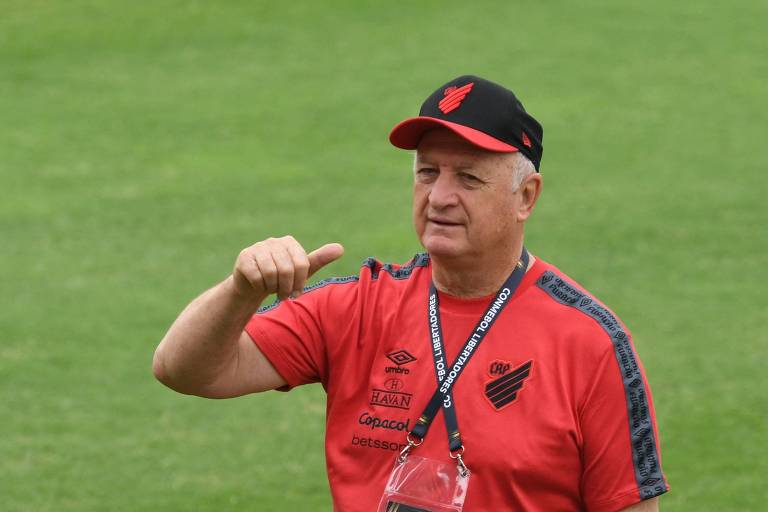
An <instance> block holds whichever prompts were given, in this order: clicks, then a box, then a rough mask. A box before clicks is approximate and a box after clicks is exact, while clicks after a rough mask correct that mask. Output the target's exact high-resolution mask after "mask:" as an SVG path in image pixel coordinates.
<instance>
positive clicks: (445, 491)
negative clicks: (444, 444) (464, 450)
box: [378, 455, 470, 512]
mask: <svg viewBox="0 0 768 512" xmlns="http://www.w3.org/2000/svg"><path fill="white" fill-rule="evenodd" d="M469 477H470V474H469V471H466V473H464V474H463V475H462V474H461V473H460V472H459V470H458V468H457V467H456V463H449V462H440V461H437V460H432V459H425V458H424V457H418V456H415V455H409V456H408V457H407V458H406V459H405V461H404V462H402V463H401V462H400V461H396V462H395V468H394V469H393V470H392V474H391V475H390V476H389V481H388V482H387V486H386V487H385V488H384V496H383V497H382V498H381V502H380V503H379V508H378V512H422V511H423V512H460V511H461V509H462V508H463V507H464V498H465V497H466V496H467V487H468V486H469Z"/></svg>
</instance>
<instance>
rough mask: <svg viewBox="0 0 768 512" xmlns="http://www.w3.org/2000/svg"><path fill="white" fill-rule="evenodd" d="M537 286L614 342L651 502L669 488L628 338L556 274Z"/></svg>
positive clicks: (645, 495)
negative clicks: (595, 323)
mask: <svg viewBox="0 0 768 512" xmlns="http://www.w3.org/2000/svg"><path fill="white" fill-rule="evenodd" d="M536 284H537V285H538V286H539V288H541V289H542V290H544V291H545V292H546V293H547V294H549V296H550V297H552V298H553V299H555V300H556V301H557V302H559V303H561V304H564V305H566V306H570V307H573V308H576V309H578V310H579V311H581V312H582V313H584V314H585V315H587V316H589V317H590V318H592V319H593V320H595V321H596V322H597V323H598V324H599V325H600V327H602V328H603V330H604V331H605V332H606V333H607V334H608V336H609V337H610V338H611V341H612V342H613V348H614V350H615V353H616V360H617V362H618V364H619V368H620V369H621V376H622V380H623V383H624V394H625V396H626V398H627V410H628V411H629V431H630V434H631V438H632V439H631V441H632V460H633V462H634V466H635V468H634V469H635V479H636V480H637V486H638V490H639V492H640V497H641V498H642V499H649V498H653V497H654V496H658V495H660V494H663V493H665V492H666V491H667V487H666V484H665V482H664V476H663V475H662V472H661V466H660V465H659V456H658V450H657V449H656V439H655V437H654V431H653V424H652V422H651V416H650V408H649V405H648V397H647V396H646V392H645V389H646V387H645V383H644V381H643V376H642V374H641V373H640V368H639V366H638V364H637V358H636V357H635V353H634V351H633V350H632V345H631V344H630V338H629V335H628V334H627V333H626V332H625V331H624V329H622V327H621V324H620V323H619V321H618V320H617V319H616V317H615V316H613V314H612V313H611V312H610V311H608V310H607V309H606V308H605V307H603V306H602V305H600V304H599V303H598V302H597V301H596V300H594V299H593V298H591V297H589V296H588V295H587V294H586V293H584V292H583V291H582V290H580V289H579V288H577V287H576V286H574V285H573V284H571V283H569V282H567V281H565V280H564V279H562V278H561V277H559V276H558V275H557V274H555V273H554V272H552V271H549V270H548V271H546V272H544V274H542V276H541V277H540V278H539V280H538V281H537V282H536Z"/></svg>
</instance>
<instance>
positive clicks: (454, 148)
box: [414, 129, 515, 167]
mask: <svg viewBox="0 0 768 512" xmlns="http://www.w3.org/2000/svg"><path fill="white" fill-rule="evenodd" d="M514 155H515V153H499V152H495V151H488V150H485V149H482V148H479V147H477V146H475V145H474V144H471V143H470V142H468V141H466V140H464V139H463V138H461V137H459V136H458V135H456V134H454V133H453V132H451V131H449V130H445V129H438V130H432V131H429V132H427V133H426V134H424V136H423V137H422V138H421V141H419V145H418V147H417V148H416V155H415V159H414V164H431V165H446V166H451V167H482V166H486V165H490V166H494V167H495V166H497V165H499V164H501V163H505V162H508V161H509V160H510V159H511V158H513V157H514Z"/></svg>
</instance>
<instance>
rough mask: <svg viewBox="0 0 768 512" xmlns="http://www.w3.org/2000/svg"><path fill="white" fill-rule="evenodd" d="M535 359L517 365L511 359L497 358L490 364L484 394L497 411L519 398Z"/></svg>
mask: <svg viewBox="0 0 768 512" xmlns="http://www.w3.org/2000/svg"><path fill="white" fill-rule="evenodd" d="M532 369H533V360H532V359H531V360H530V361H527V362H525V363H523V364H521V365H520V366H517V367H515V366H514V365H513V364H512V363H511V362H510V361H504V360H501V359H495V360H493V361H491V363H490V364H489V365H488V375H489V376H490V377H491V380H489V381H486V383H485V389H484V394H485V397H486V398H487V399H488V402H490V404H491V406H493V408H494V409H496V410H497V411H500V410H502V409H504V408H505V407H507V406H508V405H509V404H511V403H513V402H514V401H515V400H517V397H518V395H519V394H520V391H521V390H522V389H523V384H525V381H526V380H527V379H528V377H530V376H531V370H532Z"/></svg>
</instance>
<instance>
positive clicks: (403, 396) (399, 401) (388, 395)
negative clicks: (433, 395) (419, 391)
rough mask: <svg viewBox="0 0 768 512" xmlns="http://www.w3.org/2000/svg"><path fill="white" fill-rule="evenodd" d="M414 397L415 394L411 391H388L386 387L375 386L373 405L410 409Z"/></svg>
mask: <svg viewBox="0 0 768 512" xmlns="http://www.w3.org/2000/svg"><path fill="white" fill-rule="evenodd" d="M412 397H413V395H412V394H410V393H401V392H399V391H387V390H386V389H376V388H374V389H373V391H372V392H371V405H379V406H381V407H392V408H394V409H406V410H408V409H410V408H411V398H412Z"/></svg>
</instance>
